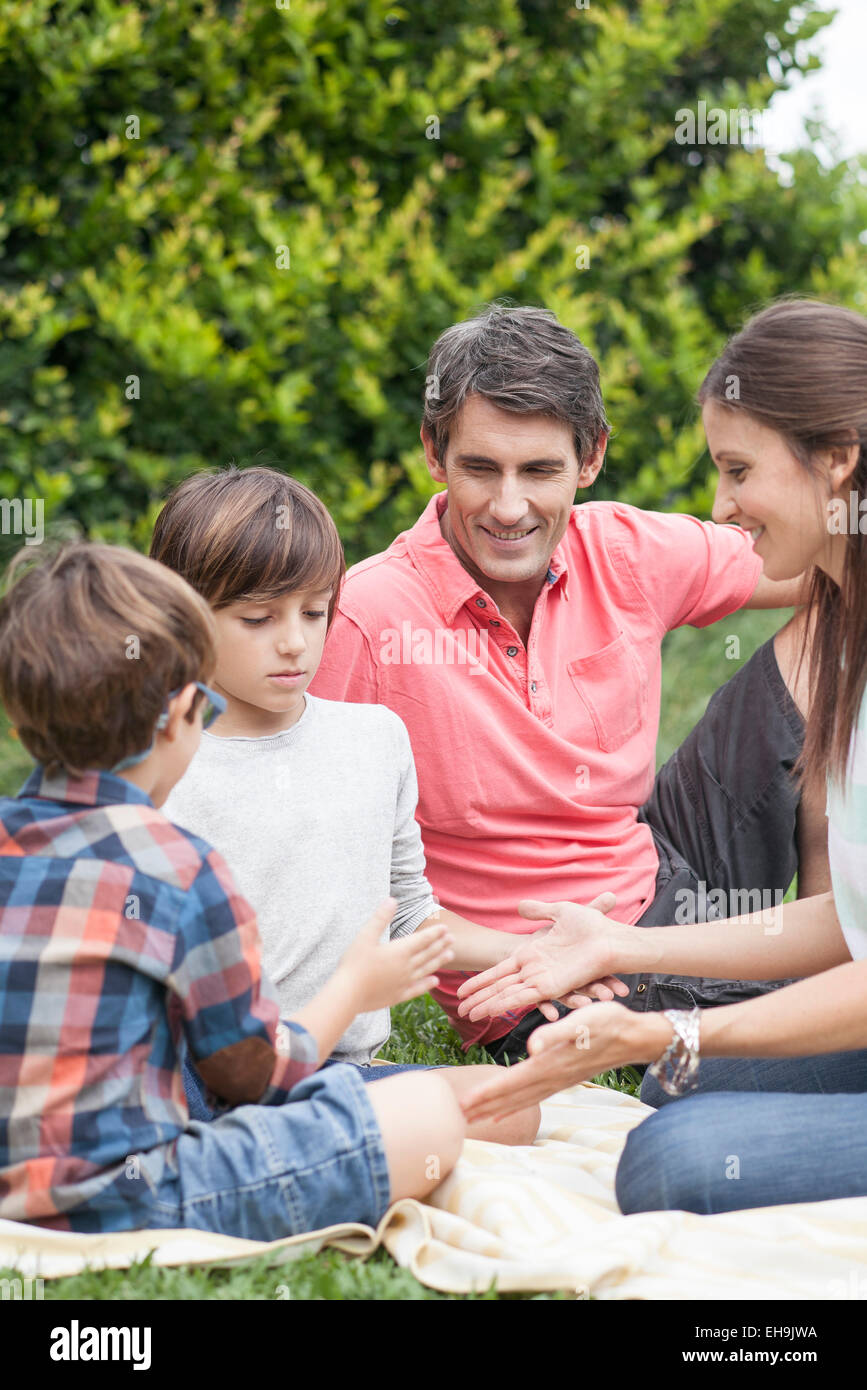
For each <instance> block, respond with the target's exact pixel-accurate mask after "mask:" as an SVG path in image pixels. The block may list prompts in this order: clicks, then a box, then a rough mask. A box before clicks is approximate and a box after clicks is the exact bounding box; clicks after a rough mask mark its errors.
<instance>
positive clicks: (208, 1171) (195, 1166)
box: [0, 544, 464, 1240]
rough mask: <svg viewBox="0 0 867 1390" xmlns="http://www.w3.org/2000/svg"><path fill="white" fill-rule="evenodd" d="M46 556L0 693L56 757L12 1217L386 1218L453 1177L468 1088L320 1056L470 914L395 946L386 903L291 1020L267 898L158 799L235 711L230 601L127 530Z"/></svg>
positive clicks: (282, 1222)
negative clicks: (225, 649) (222, 648)
mask: <svg viewBox="0 0 867 1390" xmlns="http://www.w3.org/2000/svg"><path fill="white" fill-rule="evenodd" d="M32 559H33V555H32V551H31V552H25V553H24V554H22V556H21V557H19V561H20V563H19V561H17V562H15V563H14V564H13V567H12V569H13V573H12V582H11V584H10V587H9V590H8V592H7V594H6V596H5V598H4V599H3V600H2V602H0V698H2V700H3V703H4V705H5V706H6V709H7V711H8V713H9V715H10V718H11V719H12V720H13V722H14V723H15V724H16V726H17V731H18V735H19V737H20V738H21V740H22V742H23V743H24V745H25V746H26V747H27V749H28V750H29V751H30V752H31V753H32V754H33V756H34V758H35V759H36V761H37V766H36V768H35V770H34V772H33V774H32V776H31V777H30V779H29V780H28V782H27V783H26V785H25V786H24V788H23V789H22V791H21V792H20V794H19V795H18V796H17V797H16V798H12V799H0V1217H3V1218H9V1219H13V1220H19V1221H31V1222H37V1223H39V1224H41V1225H45V1226H52V1227H56V1228H60V1229H64V1228H65V1229H72V1230H79V1231H104V1230H122V1229H130V1228H142V1227H191V1228H196V1229H201V1230H212V1231H221V1232H224V1233H225V1234H229V1235H235V1236H241V1237H246V1238H249V1239H256V1240H271V1239H276V1238H278V1237H281V1236H287V1235H294V1234H298V1233H300V1232H303V1231H306V1230H313V1229H319V1228H321V1227H323V1226H327V1225H331V1224H334V1223H337V1222H343V1221H360V1222H364V1223H366V1224H369V1225H376V1223H377V1222H378V1221H379V1219H380V1218H381V1216H382V1215H383V1213H384V1211H385V1210H386V1207H387V1206H388V1205H389V1202H390V1201H394V1200H396V1199H397V1198H399V1197H403V1196H415V1197H419V1196H423V1195H425V1194H426V1193H427V1192H429V1191H430V1190H431V1189H432V1188H433V1187H434V1186H435V1185H436V1183H437V1182H438V1181H440V1180H441V1179H442V1178H443V1177H445V1176H446V1174H447V1173H448V1172H449V1171H450V1170H451V1168H452V1167H453V1165H454V1163H455V1161H456V1159H457V1156H458V1153H459V1151H460V1147H461V1144H462V1142H463V1135H464V1123H463V1119H462V1117H461V1113H460V1110H459V1107H458V1103H457V1101H456V1099H455V1097H454V1096H453V1094H452V1092H451V1090H450V1089H449V1087H448V1086H447V1085H446V1083H445V1082H444V1081H443V1080H442V1079H441V1078H440V1077H439V1076H438V1075H437V1073H436V1072H430V1073H425V1074H423V1075H418V1074H416V1075H415V1076H413V1077H405V1076H398V1077H394V1078H389V1079H387V1080H383V1081H382V1082H380V1083H379V1084H378V1085H377V1086H376V1087H370V1088H367V1087H365V1086H364V1085H363V1083H362V1082H361V1080H360V1079H359V1077H358V1076H357V1075H356V1073H355V1072H354V1071H353V1069H352V1068H350V1067H347V1066H332V1067H330V1068H328V1070H327V1071H324V1072H320V1071H317V1067H318V1063H319V1059H320V1058H325V1057H327V1056H328V1054H329V1052H330V1051H331V1050H332V1048H333V1046H334V1043H335V1041H336V1040H337V1038H339V1037H340V1035H341V1034H342V1033H343V1032H344V1031H345V1029H346V1027H347V1026H348V1025H349V1023H350V1022H351V1020H352V1018H353V1017H354V1016H355V1014H356V1013H358V1012H363V1011H366V1010H370V1009H374V1008H382V1007H386V1006H388V1005H390V1004H392V1003H395V1002H397V1001H398V1000H400V999H404V998H410V997H412V996H413V995H415V994H420V993H423V992H424V991H425V990H427V989H429V988H430V986H431V983H432V981H433V982H435V977H434V975H433V973H432V972H433V971H435V970H436V969H437V967H438V966H439V965H441V964H442V963H444V962H445V961H446V960H447V959H449V958H450V954H451V953H450V941H449V938H448V935H447V932H446V931H445V929H444V928H442V927H439V926H434V927H431V928H428V929H425V930H423V931H419V932H416V933H415V934H413V935H412V936H410V937H408V938H406V939H403V940H400V941H396V942H390V943H387V944H386V945H379V944H378V942H379V939H380V937H381V935H382V933H383V930H384V928H385V926H387V924H388V921H389V919H390V915H391V912H392V911H393V909H394V906H395V904H394V903H393V902H392V901H388V902H386V903H385V904H383V905H382V906H381V907H380V908H379V909H378V910H377V912H376V913H375V914H374V917H373V918H372V919H371V921H370V923H369V924H368V926H367V927H366V928H365V929H364V930H363V931H362V933H361V934H360V935H359V937H358V939H357V942H356V943H354V944H353V947H352V948H351V949H350V950H349V951H348V952H347V953H346V955H345V956H344V958H343V960H342V962H341V964H340V966H339V967H338V969H337V971H336V972H335V974H334V975H333V976H332V978H331V979H330V980H329V981H328V983H327V984H326V986H325V987H324V988H323V989H322V990H321V991H320V993H319V994H318V995H317V997H316V998H315V999H314V1000H313V1001H312V1002H311V1003H310V1004H309V1005H308V1006H306V1007H305V1008H304V1009H303V1010H300V1011H299V1012H298V1013H297V1014H296V1015H295V1016H294V1018H293V1019H291V1020H289V1021H288V1022H286V1023H281V1022H280V1020H279V1012H278V1006H277V1003H276V999H275V995H274V992H273V989H272V987H271V985H270V983H269V981H268V980H267V978H265V977H264V976H263V973H262V969H261V964H260V943H259V933H258V928H257V925H256V919H255V915H254V913H253V911H252V909H251V908H250V906H249V904H248V903H247V902H246V901H245V899H244V898H243V897H242V896H241V894H240V893H239V892H238V890H237V888H236V887H235V885H234V883H233V881H232V878H231V874H230V873H229V870H228V868H227V866H226V864H225V863H224V861H223V860H222V859H221V857H220V855H219V854H218V853H217V852H216V851H215V850H213V849H212V848H211V847H210V845H208V844H207V843H205V842H204V841H203V840H201V839H199V838H197V837H196V836H194V835H192V834H190V833H189V832H188V831H185V830H182V829H180V828H178V827H177V826H174V825H172V824H171V822H169V821H168V820H167V819H166V818H165V816H163V815H162V814H161V813H160V811H159V809H158V808H159V807H160V806H161V805H162V804H163V802H164V801H165V799H166V797H167V795H168V793H169V791H170V790H171V787H172V786H173V785H174V783H175V782H176V781H177V780H178V779H179V778H180V777H181V776H182V775H183V772H184V771H185V769H186V767H187V766H188V764H189V762H190V760H191V758H192V757H193V754H194V753H195V751H196V748H197V746H198V743H199V739H200V737H201V731H202V727H203V723H209V722H211V721H212V720H213V718H214V717H216V714H217V713H218V712H219V708H220V707H221V705H222V701H221V699H220V697H219V696H218V695H215V694H214V693H213V692H212V691H210V690H209V689H208V687H207V685H205V684H204V681H206V680H207V679H209V678H210V676H211V673H212V671H213V669H214V664H215V647H214V625H213V619H212V617H211V614H210V612H209V610H208V607H207V605H206V604H205V603H204V601H203V600H202V599H201V598H200V597H199V596H198V595H197V594H196V593H195V592H194V591H193V590H192V589H191V588H190V587H189V586H188V585H187V584H186V583H185V582H184V581H183V580H182V579H181V578H180V577H179V576H177V575H175V574H174V573H172V572H171V571H169V570H167V569H166V568H165V567H164V566H162V565H160V564H157V563H156V562H154V561H151V560H147V559H145V558H144V557H142V556H139V555H136V554H134V553H132V552H129V551H124V550H121V549H118V548H113V547H108V546H102V545H91V544H76V545H72V546H67V547H65V548H64V549H62V550H61V551H60V552H58V553H57V554H56V555H55V556H54V557H52V558H51V559H49V560H48V561H45V562H43V563H42V564H37V565H35V566H33V565H31V566H30V567H29V568H26V567H25V565H24V562H25V561H27V560H31V561H32ZM185 1055H189V1056H191V1057H192V1058H193V1059H194V1061H195V1064H196V1066H197V1068H198V1071H199V1074H200V1075H201V1076H202V1078H203V1079H204V1081H205V1082H206V1084H207V1086H208V1088H209V1093H210V1095H211V1097H212V1099H213V1100H214V1101H216V1102H220V1103H221V1114H220V1116H219V1118H217V1119H216V1120H215V1121H213V1122H212V1123H210V1124H199V1123H197V1122H191V1121H190V1120H189V1116H188V1111H187V1106H186V1100H185V1095H184V1087H183V1081H182V1072H181V1064H182V1061H183V1058H184V1056H185ZM232 1107H234V1108H232ZM434 1158H435V1160H436V1161H435V1162H434V1161H432V1159H434Z"/></svg>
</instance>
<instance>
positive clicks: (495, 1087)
mask: <svg viewBox="0 0 867 1390" xmlns="http://www.w3.org/2000/svg"><path fill="white" fill-rule="evenodd" d="M670 1041H671V1024H670V1023H669V1022H668V1020H667V1019H666V1018H665V1017H664V1016H663V1015H662V1014H658V1013H652V1014H645V1013H642V1014H636V1013H633V1012H632V1011H631V1010H630V1009H627V1008H624V1006H623V1005H622V1004H613V1003H612V1004H596V1005H594V1007H593V1008H592V1009H581V1010H580V1012H577V1013H572V1014H568V1015H567V1016H566V1018H561V1019H560V1020H559V1021H558V1022H557V1023H546V1024H545V1025H544V1026H543V1027H541V1028H537V1029H536V1031H535V1033H531V1034H530V1038H529V1041H528V1044H527V1050H528V1052H529V1054H530V1055H529V1057H528V1059H527V1061H526V1062H519V1064H518V1065H517V1066H516V1067H493V1066H492V1067H491V1068H490V1071H491V1079H490V1081H486V1082H485V1083H484V1084H483V1085H481V1086H479V1087H478V1088H477V1089H476V1090H474V1091H470V1092H469V1093H468V1094H467V1095H466V1096H465V1097H463V1098H462V1100H461V1108H462V1109H463V1112H464V1115H465V1116H466V1119H467V1122H468V1123H473V1122H474V1121H476V1120H484V1119H489V1118H490V1117H491V1116H492V1115H512V1114H514V1113H515V1111H517V1110H523V1109H524V1107H525V1106H527V1105H536V1104H538V1102H539V1101H542V1100H546V1099H547V1097H548V1096H552V1095H555V1094H556V1093H557V1092H558V1091H563V1090H565V1089H566V1087H567V1086H576V1085H577V1084H578V1082H579V1081H588V1080H590V1079H591V1078H592V1077H594V1076H597V1075H598V1074H599V1072H602V1071H606V1070H607V1069H608V1068H609V1067H621V1066H624V1065H625V1064H626V1063H627V1062H652V1061H655V1060H656V1058H657V1057H659V1056H661V1054H662V1053H663V1052H664V1051H665V1048H666V1047H667V1046H668V1043H669V1042H670Z"/></svg>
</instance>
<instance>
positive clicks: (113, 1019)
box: [0, 767, 318, 1230]
mask: <svg viewBox="0 0 867 1390" xmlns="http://www.w3.org/2000/svg"><path fill="white" fill-rule="evenodd" d="M245 1038H262V1039H263V1040H265V1041H267V1042H268V1043H269V1044H270V1045H271V1046H272V1047H274V1048H275V1051H276V1052H277V1060H276V1063H275V1066H274V1070H273V1073H272V1075H271V1080H270V1083H269V1086H268V1089H267V1090H266V1092H265V1094H264V1096H263V1097H262V1102H261V1103H266V1104H280V1103H282V1102H283V1101H285V1100H286V1098H287V1096H288V1093H289V1091H290V1090H291V1089H292V1087H293V1086H295V1085H297V1083H298V1082H299V1081H301V1080H302V1079H303V1078H304V1077H305V1076H307V1075H309V1074H310V1073H311V1072H313V1071H315V1070H316V1066H317V1063H318V1058H317V1049H316V1044H315V1042H314V1040H313V1038H312V1037H311V1036H310V1034H309V1033H307V1032H306V1031H305V1030H304V1029H303V1028H301V1027H300V1026H299V1025H297V1024H290V1025H284V1024H280V1022H279V1013H278V1007H277V1002H276V995H275V993H274V990H273V987H272V986H271V984H270V981H269V980H268V979H267V977H265V976H263V973H262V967H261V963H260V945H259V931H258V927H257V925H256V916H255V913H254V911H253V909H252V907H251V906H250V905H249V903H248V902H247V901H246V899H245V898H243V897H242V896H241V894H240V893H239V892H238V890H237V888H236V887H235V885H234V883H233V881H232V877H231V874H230V872H229V869H228V867H227V865H226V864H225V862H224V860H223V859H222V858H221V857H220V855H219V854H218V853H217V852H216V851H215V850H213V849H212V848H211V846H210V845H208V844H207V843H206V842H205V841H203V840H200V839H198V838H197V837H196V836H195V835H192V834H190V833H189V832H188V831H186V830H183V829H181V828H180V827H179V826H176V825H172V824H171V822H170V821H168V820H167V819H166V817H165V816H163V815H162V814H161V813H160V812H159V811H158V810H157V809H156V808H155V807H154V806H153V804H152V803H151V801H150V798H149V797H148V796H147V795H146V793H145V792H143V791H142V790H140V788H138V787H136V786H134V785H133V784H132V783H130V782H127V781H125V780H124V779H123V778H120V777H115V776H113V775H112V774H111V773H105V772H89V773H87V774H85V775H84V776H83V777H81V778H76V779H71V778H67V777H63V776H58V777H48V776H47V775H46V774H45V772H44V770H43V769H42V768H39V767H37V768H36V769H35V771H34V772H33V774H32V775H31V777H30V778H29V780H28V781H27V783H26V784H25V786H24V787H23V788H22V790H21V792H20V793H19V794H18V796H17V797H15V798H4V799H0V1217H5V1218H8V1219H12V1220H19V1221H34V1222H40V1223H42V1224H45V1225H50V1226H54V1227H59V1228H64V1227H69V1226H71V1225H75V1226H76V1227H78V1228H80V1226H81V1217H82V1216H84V1215H85V1214H86V1213H87V1212H88V1210H90V1212H92V1218H91V1219H89V1220H88V1219H87V1217H86V1216H85V1219H86V1220H87V1224H88V1225H89V1227H90V1229H95V1230H101V1229H114V1228H118V1227H121V1226H125V1225H127V1224H129V1223H128V1220H125V1219H124V1211H125V1209H128V1208H129V1206H130V1198H131V1196H132V1191H131V1188H130V1184H129V1183H128V1182H127V1181H125V1179H127V1178H128V1177H129V1175H130V1172H131V1171H133V1172H134V1171H135V1167H134V1166H133V1169H132V1170H131V1169H130V1158H131V1156H134V1155H144V1154H147V1156H148V1163H147V1167H148V1173H149V1177H150V1180H151V1181H153V1180H155V1179H156V1180H158V1179H159V1174H160V1173H161V1172H162V1171H163V1169H164V1166H165V1165H166V1164H169V1165H170V1164H171V1160H172V1146H173V1142H174V1140H175V1139H176V1138H177V1136H178V1135H179V1134H180V1133H182V1131H184V1130H185V1129H186V1128H187V1126H188V1123H189V1115H188V1111H187V1104H186V1099H185V1096H184V1087H183V1081H182V1076H181V1060H182V1056H183V1051H184V1049H185V1048H188V1049H189V1052H190V1054H191V1056H192V1058H193V1059H194V1060H202V1059H204V1058H206V1057H209V1056H211V1055H212V1054H213V1053H215V1052H217V1051H219V1049H221V1048H224V1047H229V1046H231V1045H232V1044H233V1043H237V1042H240V1041H242V1040H243V1039H245ZM91 1204H92V1205H91ZM70 1212H75V1217H76V1219H75V1220H74V1221H70V1219H69V1217H68V1216H67V1215H66V1213H70Z"/></svg>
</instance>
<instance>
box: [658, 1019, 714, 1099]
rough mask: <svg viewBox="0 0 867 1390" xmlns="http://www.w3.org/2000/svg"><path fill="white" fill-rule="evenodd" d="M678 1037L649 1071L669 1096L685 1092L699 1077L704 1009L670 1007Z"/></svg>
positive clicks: (671, 1020)
mask: <svg viewBox="0 0 867 1390" xmlns="http://www.w3.org/2000/svg"><path fill="white" fill-rule="evenodd" d="M663 1016H664V1017H665V1018H667V1019H668V1021H669V1023H670V1024H671V1026H672V1028H673V1029H674V1037H673V1038H672V1040H671V1042H670V1043H669V1044H668V1047H667V1048H666V1049H665V1051H664V1052H663V1054H662V1056H661V1057H660V1058H659V1060H658V1061H656V1062H654V1063H653V1065H652V1066H650V1067H648V1069H647V1070H648V1072H649V1073H650V1075H651V1076H653V1077H655V1079H656V1080H657V1081H658V1082H659V1084H660V1086H661V1087H662V1089H663V1091H665V1093H666V1095H669V1096H682V1095H683V1093H684V1091H689V1090H691V1089H692V1087H693V1086H695V1085H696V1084H697V1081H698V1064H699V1043H700V1038H699V1030H700V1024H701V1009H666V1010H665V1012H664V1015H663Z"/></svg>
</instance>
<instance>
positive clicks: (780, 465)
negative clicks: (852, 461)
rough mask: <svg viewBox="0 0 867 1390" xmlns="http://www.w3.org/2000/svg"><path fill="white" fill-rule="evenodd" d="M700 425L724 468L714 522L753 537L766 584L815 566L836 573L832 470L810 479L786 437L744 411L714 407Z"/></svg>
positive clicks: (714, 404) (710, 405)
mask: <svg viewBox="0 0 867 1390" xmlns="http://www.w3.org/2000/svg"><path fill="white" fill-rule="evenodd" d="M702 420H703V422H704V429H705V434H706V435H707V443H708V448H709V449H710V452H711V457H712V458H713V461H714V463H715V464H716V466H717V468H718V469H719V479H718V481H717V490H716V499H715V501H714V506H713V519H714V521H716V522H734V524H735V525H737V526H742V527H743V529H744V530H745V531H749V532H750V534H751V535H752V538H753V549H754V550H755V552H756V554H757V555H758V556H759V558H760V559H761V561H762V563H763V565H764V572H765V575H766V576H767V578H768V579H795V578H796V577H797V576H798V575H799V574H803V573H804V571H805V570H809V569H810V568H811V567H812V566H813V565H820V566H821V568H822V569H824V570H827V571H828V573H833V572H834V570H835V568H836V566H835V564H834V560H835V556H834V551H835V549H836V547H834V546H833V545H832V542H833V541H834V540H839V539H840V538H839V537H835V536H833V535H832V533H831V531H830V530H829V526H828V505H827V504H828V499H829V497H830V496H831V475H830V471H828V473H827V477H825V478H824V479H823V477H822V475H821V473H820V474H818V475H815V476H814V475H813V474H811V473H808V471H807V469H806V468H804V466H803V464H801V463H800V462H799V461H798V459H797V458H796V457H795V455H794V454H793V453H792V451H791V449H790V448H789V446H788V444H787V443H786V441H785V440H784V439H783V437H782V435H780V434H778V433H777V431H776V430H772V429H769V428H768V427H767V426H766V425H760V424H759V422H758V421H757V420H755V419H754V418H753V417H752V416H751V415H749V414H748V413H747V412H746V411H745V410H738V409H731V408H730V407H726V406H722V405H719V404H718V403H717V402H715V401H708V402H707V403H706V405H705V406H704V409H703V410H702ZM820 466H822V467H824V465H820Z"/></svg>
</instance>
